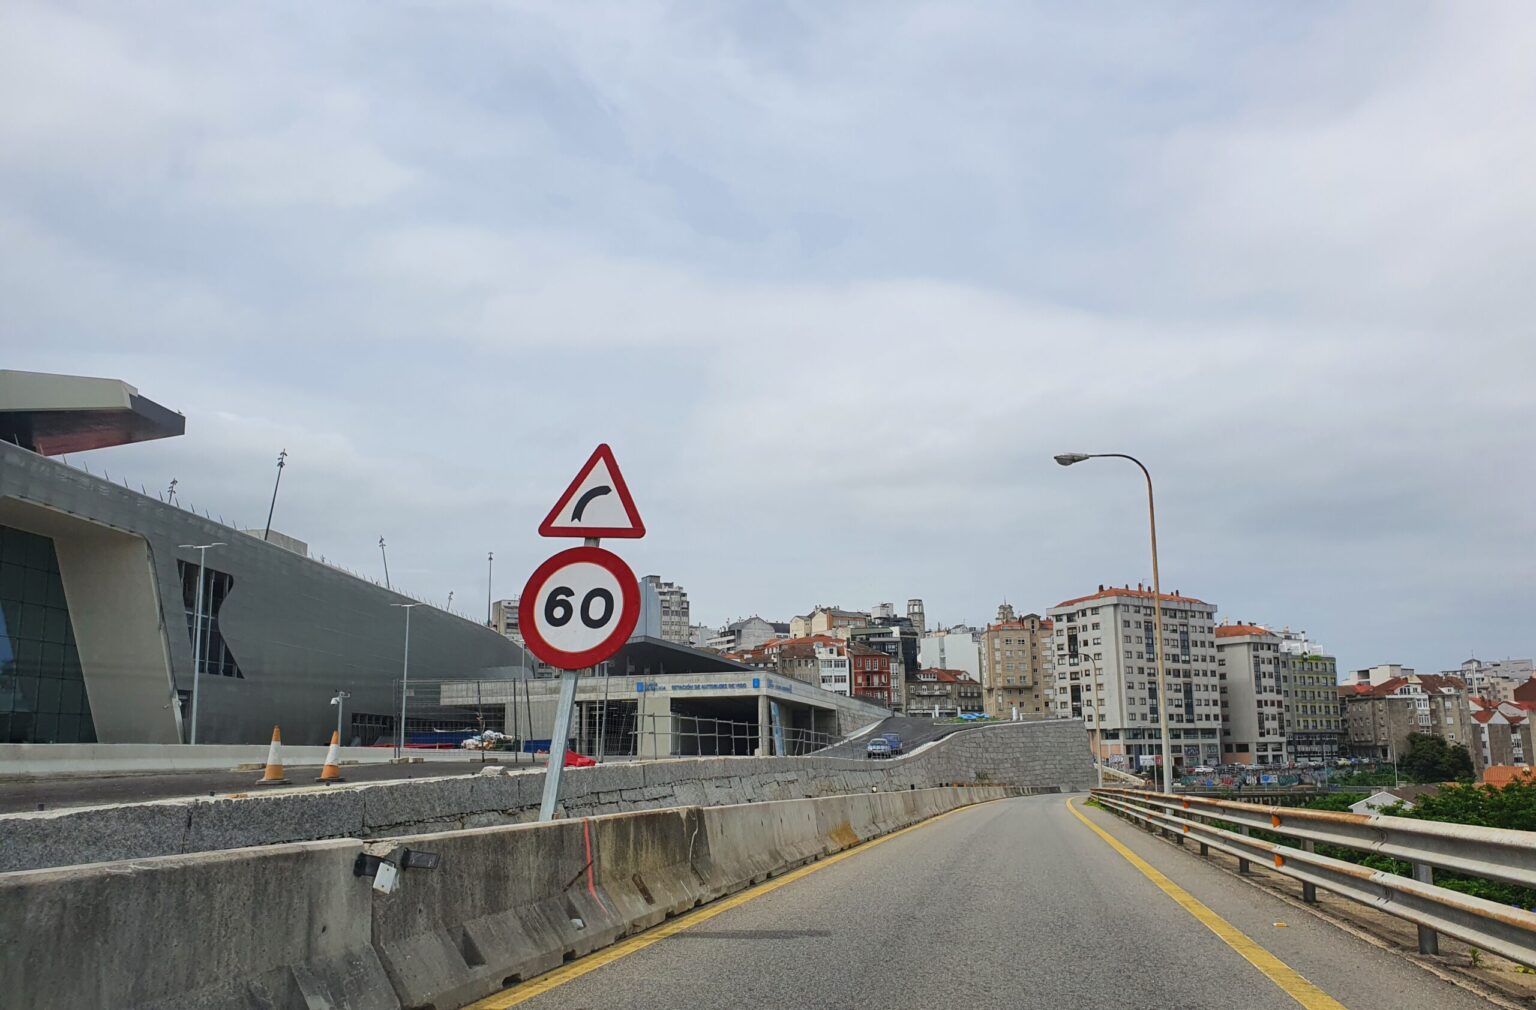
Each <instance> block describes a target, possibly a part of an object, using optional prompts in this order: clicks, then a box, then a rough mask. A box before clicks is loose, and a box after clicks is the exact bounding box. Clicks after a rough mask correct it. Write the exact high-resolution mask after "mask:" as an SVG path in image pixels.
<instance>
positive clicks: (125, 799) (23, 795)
mask: <svg viewBox="0 0 1536 1010" xmlns="http://www.w3.org/2000/svg"><path fill="white" fill-rule="evenodd" d="M510 758H511V755H510V754H509V755H503V760H502V764H504V765H505V766H506V767H508V768H512V767H517V766H514V765H513V764H512V763H511V760H510ZM529 760H530V759H529V758H528V756H526V755H524V756H523V760H522V764H521V766H520V767H523V768H527V767H530V764H529ZM540 764H541V766H542V762H540ZM484 767H485V765H483V764H481V763H480V762H479V761H478V760H469V761H424V762H422V763H420V764H408V765H393V764H387V763H385V764H366V765H346V766H344V767H343V768H342V770H341V774H342V776H343V777H344V778H345V779H346V780H347V781H348V782H385V781H388V780H391V779H426V778H436V777H439V776H443V775H474V774H476V773H478V772H479V771H480V769H482V768H484ZM287 774H288V778H289V779H290V781H291V783H292V784H291V785H289V786H264V787H263V789H265V790H272V791H281V790H283V789H288V788H298V787H300V786H310V787H312V786H314V784H315V781H314V780H315V778H316V776H318V775H319V774H320V769H319V768H318V767H314V766H309V767H302V768H301V767H297V766H294V765H289V766H288V768H287ZM260 778H261V772H259V771H254V772H251V771H245V772H231V771H207V772H204V771H196V772H164V773H159V774H152V775H142V774H130V775H111V776H72V775H71V776H49V777H47V778H14V779H0V813H4V814H9V813H15V812H17V811H22V810H37V809H40V808H39V806H38V804H43V807H42V808H41V809H47V810H60V809H63V808H65V807H88V806H98V805H101V804H106V803H138V802H142V801H145V800H165V799H173V798H176V797H180V796H207V795H209V794H210V793H212V794H214V795H218V794H220V793H233V792H248V791H249V790H250V788H251V787H252V786H253V785H255V784H256V781H257V780H258V779H260Z"/></svg>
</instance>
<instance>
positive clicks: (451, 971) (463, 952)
mask: <svg viewBox="0 0 1536 1010" xmlns="http://www.w3.org/2000/svg"><path fill="white" fill-rule="evenodd" d="M1009 792H1010V790H1007V789H1005V788H1003V787H999V786H986V787H946V788H938V789H926V790H916V791H899V792H889V793H855V794H849V795H843V796H834V797H824V798H818V799H805V800H786V801H780V802H773V803H750V804H732V805H726V806H715V807H686V808H675V809H667V810H654V811H646V812H639V813H627V814H615V815H607V816H602V817H596V818H578V819H571V820H562V821H555V822H553V823H547V824H526V825H515V826H503V827H494V828H478V829H470V830H462V831H451V832H437V833H432V834H422V835H416V836H410V837H405V838H400V839H396V840H392V841H391V842H390V843H389V844H387V845H385V844H382V843H371V845H370V846H369V848H370V849H372V848H388V849H395V848H398V847H399V846H406V847H409V848H411V849H413V850H419V851H425V852H431V853H434V854H436V855H437V856H438V857H439V863H438V866H437V867H436V868H435V869H408V870H404V871H402V873H401V875H400V879H399V883H398V886H397V888H396V889H395V890H394V891H393V892H392V893H381V892H379V891H376V890H375V889H374V888H373V887H372V886H371V884H372V881H371V880H370V878H368V877H366V876H362V877H360V876H356V875H355V873H354V864H355V862H356V860H357V857H358V856H359V854H360V853H362V852H364V851H365V843H363V842H361V841H358V840H354V839H346V840H339V841H329V842H306V843H299V844H292V845H279V846H270V847H266V848H260V849H249V848H247V849H231V850H228V851H224V852H215V853H201V854H197V855H192V856H170V857H162V858H156V859H145V860H138V861H125V862H117V863H105V864H98V865H89V866H77V867H71V868H68V869H52V870H32V871H25V872H19V873H5V874H0V951H3V957H0V993H3V994H4V995H5V1005H6V1006H17V1007H28V1008H32V1010H52V1008H55V1007H57V1008H60V1010H64V1008H68V1010H97V1008H100V1010H106V1008H112V1010H191V1008H212V1010H256V1008H262V1010H322V1008H323V1010H401V1008H408V1010H453V1008H456V1007H460V1006H462V1005H464V1004H465V1003H468V1002H471V1001H473V1000H476V999H479V998H482V997H484V996H487V995H489V994H491V993H493V992H496V991H497V990H499V989H501V988H503V987H505V986H507V985H510V984H512V983H514V982H517V981H519V980H523V979H527V978H531V977H532V976H534V975H537V974H540V973H542V972H545V971H548V970H550V969H552V968H555V967H557V966H559V965H560V964H561V963H563V962H564V961H568V960H572V959H574V958H577V957H581V956H583V955H585V954H588V953H590V952H592V951H594V950H597V949H598V948H600V947H603V946H606V945H608V944H611V943H613V942H614V941H615V940H617V939H618V938H620V937H621V936H623V935H625V934H627V933H631V932H636V931H639V930H642V929H645V928H648V927H650V926H653V925H655V924H656V923H659V922H661V921H663V920H664V919H666V918H668V917H670V916H672V915H676V914H678V913H680V912H683V911H685V910H687V909H689V908H691V907H693V906H695V905H698V904H701V903H703V902H705V901H708V900H710V899H713V898H715V897H718V896H720V895H722V894H726V893H729V892H731V891H735V890H739V889H740V888H742V887H745V886H748V885H749V884H752V883H754V882H757V881H760V880H762V879H764V878H766V877H769V876H773V875H775V874H778V873H782V872H784V871H786V870H788V869H791V868H792V867H794V866H797V865H800V864H802V863H804V862H806V861H808V860H811V859H815V858H817V857H818V856H821V855H823V854H826V853H831V852H836V851H838V850H840V849H845V848H848V847H850V846H852V845H857V844H859V843H860V842H862V841H865V840H867V839H869V838H873V837H876V836H878V835H880V834H884V833H886V832H889V831H893V830H897V829H899V828H902V827H906V826H908V825H910V824H913V823H916V822H918V821H920V820H922V819H924V818H926V817H929V816H932V815H934V814H937V813H942V812H944V811H947V810H952V809H954V808H955V807H958V806H963V805H966V804H968V803H974V802H979V801H983V800H989V799H997V798H1001V797H1002V796H1004V795H1007V794H1008V793H1009Z"/></svg>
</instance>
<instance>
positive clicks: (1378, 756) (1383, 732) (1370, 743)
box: [1338, 683, 1418, 761]
mask: <svg viewBox="0 0 1536 1010" xmlns="http://www.w3.org/2000/svg"><path fill="white" fill-rule="evenodd" d="M1338 692H1339V697H1340V699H1341V701H1342V703H1343V710H1344V733H1345V742H1344V747H1345V749H1346V750H1347V751H1348V752H1349V754H1350V756H1351V757H1360V758H1371V759H1373V760H1377V761H1391V760H1394V759H1395V758H1396V756H1397V755H1399V754H1402V753H1405V752H1406V751H1407V750H1408V734H1410V733H1416V732H1418V713H1417V712H1416V711H1415V709H1414V703H1413V699H1412V698H1409V697H1407V696H1405V695H1398V694H1393V693H1391V691H1390V690H1383V689H1382V685H1372V684H1370V683H1365V684H1349V685H1345V686H1343V687H1340V688H1338Z"/></svg>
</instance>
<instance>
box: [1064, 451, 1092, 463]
mask: <svg viewBox="0 0 1536 1010" xmlns="http://www.w3.org/2000/svg"><path fill="white" fill-rule="evenodd" d="M1087 458H1088V457H1087V455H1085V454H1084V453H1081V452H1063V453H1058V454H1057V456H1056V462H1058V463H1060V464H1061V465H1062V466H1071V465H1072V464H1073V463H1081V462H1082V461H1083V460H1085V459H1087Z"/></svg>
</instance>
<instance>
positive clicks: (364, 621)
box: [0, 443, 524, 744]
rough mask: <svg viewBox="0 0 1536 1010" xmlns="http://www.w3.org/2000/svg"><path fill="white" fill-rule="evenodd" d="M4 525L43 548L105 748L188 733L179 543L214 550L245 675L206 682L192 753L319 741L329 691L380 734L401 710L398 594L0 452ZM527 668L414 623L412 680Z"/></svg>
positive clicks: (469, 626)
mask: <svg viewBox="0 0 1536 1010" xmlns="http://www.w3.org/2000/svg"><path fill="white" fill-rule="evenodd" d="M0 526H5V527H11V528H15V529H19V530H23V531H26V532H28V533H32V534H36V535H38V536H43V537H47V538H49V539H51V540H52V542H53V545H54V549H55V551H56V553H57V556H58V565H59V571H60V575H61V576H62V579H63V584H64V593H65V596H66V597H67V603H68V612H69V618H70V621H71V623H72V625H73V633H74V637H75V639H76V641H77V642H78V645H79V653H80V666H81V673H82V674H83V676H84V681H85V687H86V692H87V694H88V697H89V701H90V710H91V713H92V715H93V717H94V718H95V720H96V727H97V731H96V739H97V740H98V741H100V742H103V743H176V742H182V741H185V740H186V739H187V737H188V728H189V727H188V726H187V725H186V718H185V714H186V713H187V712H189V711H190V710H189V707H188V705H187V697H188V696H189V695H190V692H191V691H192V687H193V685H192V679H193V678H192V668H193V643H192V635H191V633H190V627H189V621H188V616H187V608H186V606H185V604H184V602H183V574H182V569H181V567H180V566H179V565H178V562H182V563H185V564H189V565H193V566H195V565H196V564H197V560H198V555H197V552H196V551H193V550H188V549H184V548H182V547H180V546H179V545H181V544H199V543H212V542H223V544H224V546H221V547H217V548H214V549H212V550H210V551H208V568H209V569H210V570H211V571H213V572H220V573H224V574H225V575H227V576H228V577H229V580H230V582H229V589H228V593H227V596H226V597H225V598H224V600H223V605H222V607H221V608H220V609H219V610H218V611H217V613H216V615H215V616H216V619H217V627H218V631H219V634H220V635H221V636H222V638H223V640H224V642H225V643H227V646H228V650H229V653H230V654H231V655H232V656H233V657H234V660H235V663H236V664H237V666H238V670H239V672H240V676H239V677H236V676H221V675H218V674H211V673H205V674H204V675H203V676H202V677H201V678H200V680H201V683H200V685H199V695H200V697H199V719H198V722H199V727H198V741H199V742H200V743H259V742H262V741H264V740H266V739H267V738H268V737H269V736H270V734H271V731H272V727H273V726H274V725H279V724H280V725H281V726H282V729H283V734H284V740H285V741H287V742H290V743H297V744H322V743H325V742H327V741H328V740H329V739H330V733H331V730H332V729H333V728H334V727H335V723H336V710H335V708H334V707H332V706H331V705H330V699H331V697H332V695H333V694H334V693H335V691H336V690H337V689H342V690H346V691H348V692H350V693H351V694H352V697H351V699H349V701H348V703H347V706H348V708H347V711H348V712H349V713H352V714H354V715H356V716H367V717H369V718H371V719H374V720H379V721H381V722H388V721H389V720H391V719H392V718H393V715H392V713H395V712H396V711H397V709H398V695H397V693H396V689H395V686H394V685H395V683H396V681H397V680H398V679H399V677H400V670H401V660H402V657H403V654H404V623H405V622H404V614H403V612H402V610H401V609H400V608H398V607H395V606H391V604H402V603H414V602H416V601H413V600H412V599H410V598H409V597H407V596H404V595H402V594H400V593H396V592H392V591H390V590H387V589H385V588H383V587H381V586H377V585H375V584H373V583H371V582H368V581H367V580H364V579H360V578H358V577H356V576H354V575H351V574H349V573H347V572H344V571H341V570H340V569H337V568H334V567H331V566H329V565H325V564H322V563H320V562H317V561H313V560H311V559H309V558H306V557H303V556H301V555H298V554H295V553H293V552H292V551H289V550H285V549H283V548H282V547H279V546H277V545H276V544H271V543H266V542H263V541H262V540H261V539H260V538H259V537H256V536H252V535H250V534H247V533H244V532H241V531H240V530H237V529H234V528H233V527H230V526H225V525H223V524H220V523H217V522H214V521H212V520H209V519H206V518H204V517H202V516H199V515H197V514H195V513H193V512H190V511H187V510H184V509H182V508H179V507H177V506H174V505H168V504H165V503H163V502H161V501H160V500H158V499H157V498H156V497H154V496H151V495H145V494H141V493H139V492H137V491H133V490H130V489H128V488H126V487H124V486H122V485H120V484H114V483H111V482H110V481H107V480H104V479H102V478H100V477H96V476H92V475H90V474H88V473H84V472H82V471H80V470H77V469H75V468H73V467H70V466H67V465H65V464H63V463H60V462H57V461H55V460H52V459H48V458H46V457H43V456H38V455H35V454H33V453H31V452H29V451H27V450H24V449H20V448H18V447H16V446H13V445H7V444H4V443H0ZM193 578H194V581H195V578H196V576H195V574H194V575H193ZM523 665H524V654H523V652H522V650H521V649H520V648H518V646H517V645H516V644H515V643H513V642H510V641H508V640H507V639H505V638H503V637H502V636H500V635H498V634H496V633H495V632H494V631H492V630H491V629H489V628H486V627H483V626H481V625H479V624H477V623H475V622H473V621H468V620H465V619H464V618H461V617H457V616H455V615H453V614H450V613H448V612H446V611H444V610H441V609H438V608H436V607H433V606H430V605H427V604H421V605H419V606H416V607H414V608H413V610H412V612H411V674H412V677H413V678H414V677H421V678H424V679H435V680H444V679H451V678H458V677H471V676H486V677H493V676H496V675H497V674H496V673H492V672H488V671H507V670H516V669H520V668H522V667H523ZM391 724H392V723H391ZM349 725H351V721H350V720H349ZM21 742H26V741H21ZM43 742H46V741H43ZM344 742H345V741H344Z"/></svg>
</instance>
